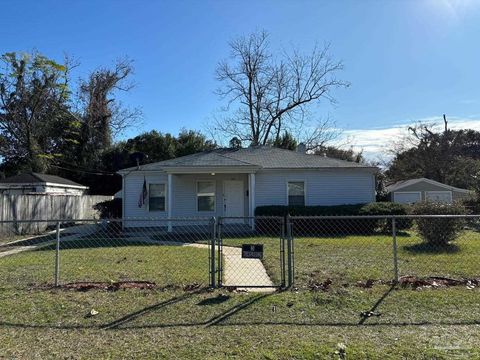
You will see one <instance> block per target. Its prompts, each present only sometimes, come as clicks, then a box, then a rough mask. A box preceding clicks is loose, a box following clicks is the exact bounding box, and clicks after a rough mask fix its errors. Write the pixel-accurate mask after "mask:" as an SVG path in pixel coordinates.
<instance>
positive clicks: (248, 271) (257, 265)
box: [223, 246, 276, 292]
mask: <svg viewBox="0 0 480 360" xmlns="http://www.w3.org/2000/svg"><path fill="white" fill-rule="evenodd" d="M223 258H224V260H223V285H224V286H236V287H237V289H238V290H245V291H249V292H273V291H275V290H276V289H275V288H274V287H273V282H272V280H271V279H270V277H269V276H268V274H267V270H266V269H265V267H264V266H263V263H262V261H261V260H260V259H244V258H242V249H241V248H237V247H229V246H224V247H223ZM253 286H264V287H260V288H257V287H253Z"/></svg>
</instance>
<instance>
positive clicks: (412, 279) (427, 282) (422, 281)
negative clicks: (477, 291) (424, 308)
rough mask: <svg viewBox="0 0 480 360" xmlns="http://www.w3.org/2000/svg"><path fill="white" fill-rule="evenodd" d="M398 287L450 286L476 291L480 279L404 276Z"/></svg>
mask: <svg viewBox="0 0 480 360" xmlns="http://www.w3.org/2000/svg"><path fill="white" fill-rule="evenodd" d="M398 285H400V286H401V287H403V288H413V289H422V288H440V287H450V286H466V287H467V288H469V289H474V288H476V287H478V286H479V285H480V279H450V278H445V277H437V276H431V277H426V278H419V277H416V276H402V277H401V278H400V279H399V280H398Z"/></svg>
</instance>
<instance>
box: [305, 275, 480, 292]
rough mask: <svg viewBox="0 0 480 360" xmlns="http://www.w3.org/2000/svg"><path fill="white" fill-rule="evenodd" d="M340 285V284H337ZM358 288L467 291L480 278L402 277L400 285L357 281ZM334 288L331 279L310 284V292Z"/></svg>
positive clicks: (475, 286)
mask: <svg viewBox="0 0 480 360" xmlns="http://www.w3.org/2000/svg"><path fill="white" fill-rule="evenodd" d="M337 285H340V284H337ZM354 285H355V286H356V287H359V288H363V289H371V288H373V287H374V286H375V285H390V286H393V285H398V286H399V287H401V288H408V289H413V290H417V289H418V290H421V289H428V288H434V289H435V288H445V287H451V286H465V287H467V289H470V290H471V289H475V288H477V287H480V278H477V279H475V278H472V279H451V278H446V277H440V276H431V277H417V276H402V277H401V278H400V279H399V280H398V284H396V283H395V282H394V281H385V280H374V279H367V280H365V281H357V282H356V283H355V284H354ZM333 286H334V283H333V281H332V280H331V279H330V278H327V279H326V280H325V281H323V282H322V281H313V280H312V281H310V282H309V283H308V286H307V287H308V289H309V290H310V291H313V292H316V291H329V290H331V289H332V287H333ZM341 286H342V287H348V286H349V284H348V283H342V284H341Z"/></svg>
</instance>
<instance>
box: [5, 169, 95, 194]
mask: <svg viewBox="0 0 480 360" xmlns="http://www.w3.org/2000/svg"><path fill="white" fill-rule="evenodd" d="M86 190H88V187H87V186H83V185H80V184H77V183H76V182H74V181H72V180H68V179H65V178H62V177H60V176H55V175H47V174H40V173H34V172H26V173H23V174H19V175H15V176H11V177H8V178H5V179H1V180H0V194H5V195H21V194H59V195H60V194H61V195H83V194H84V193H85V191H86Z"/></svg>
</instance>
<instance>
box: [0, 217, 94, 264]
mask: <svg viewBox="0 0 480 360" xmlns="http://www.w3.org/2000/svg"><path fill="white" fill-rule="evenodd" d="M60 231H61V233H64V232H65V233H67V234H68V235H61V241H62V242H66V241H75V240H78V239H79V236H85V235H90V234H94V233H95V232H96V231H97V228H96V225H95V224H84V225H77V226H72V227H69V228H64V229H60ZM52 234H55V231H50V232H48V233H47V234H41V235H38V236H29V237H26V238H25V239H20V240H15V241H12V242H10V243H6V244H2V246H1V248H0V249H1V250H0V258H2V257H5V256H10V255H15V254H18V253H21V252H24V251H29V250H36V249H40V248H42V247H45V246H50V245H52V244H55V243H56V242H57V240H56V239H55V240H46V241H42V242H39V243H34V240H35V239H37V238H42V237H45V236H46V235H52ZM28 242H32V243H34V244H32V245H22V243H28ZM17 244H18V245H17ZM7 248H9V250H4V251H2V250H3V249H7Z"/></svg>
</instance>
